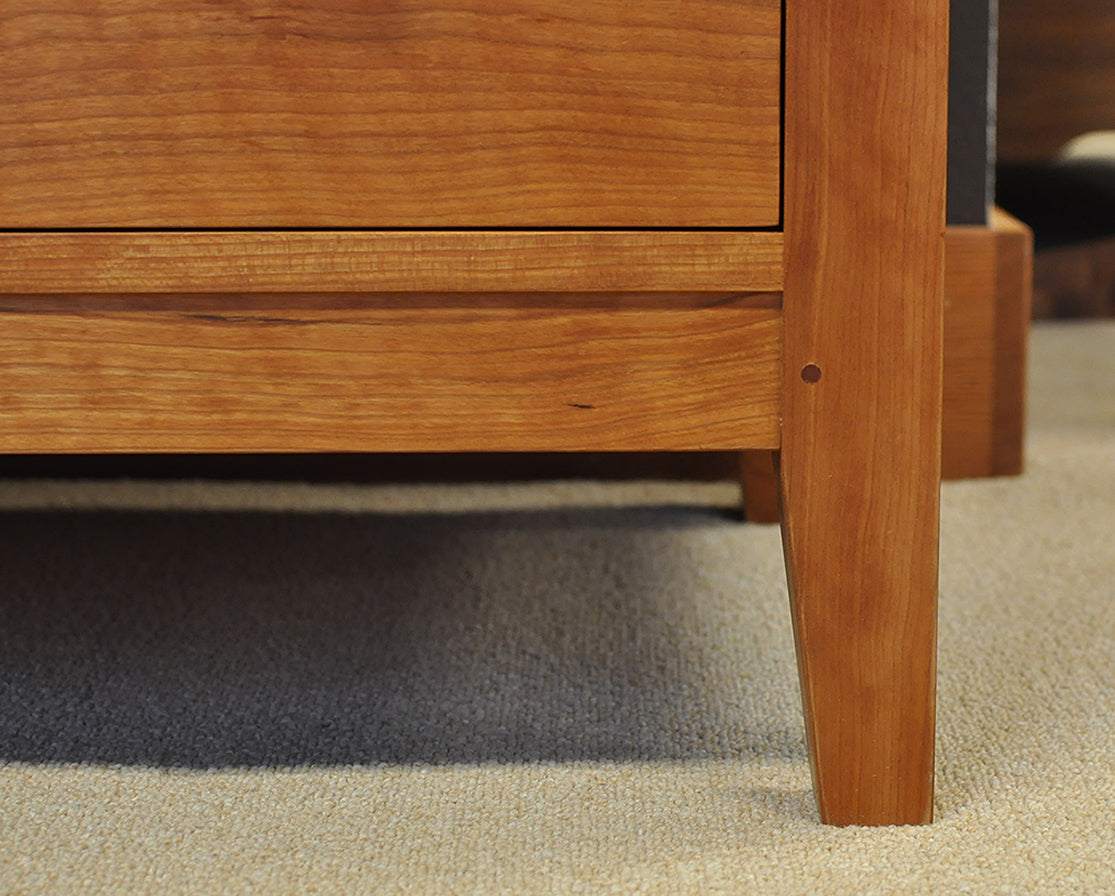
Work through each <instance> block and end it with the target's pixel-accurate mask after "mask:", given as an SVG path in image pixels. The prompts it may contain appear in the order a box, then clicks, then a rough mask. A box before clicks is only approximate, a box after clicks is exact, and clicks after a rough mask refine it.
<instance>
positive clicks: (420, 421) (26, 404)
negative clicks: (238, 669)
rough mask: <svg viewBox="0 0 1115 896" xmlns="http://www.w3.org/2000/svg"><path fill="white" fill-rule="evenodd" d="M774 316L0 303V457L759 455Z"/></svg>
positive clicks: (63, 299) (744, 305)
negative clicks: (748, 450) (745, 448)
mask: <svg viewBox="0 0 1115 896" xmlns="http://www.w3.org/2000/svg"><path fill="white" fill-rule="evenodd" d="M778 299H779V297H778V296H777V295H754V294H746V293H730V294H716V293H684V294H671V293H650V294H636V295H629V294H622V295H617V296H609V295H605V294H600V293H593V294H582V295H572V296H570V295H564V294H562V295H545V294H543V295H537V296H529V297H523V296H519V295H514V294H512V295H504V294H487V295H484V294H465V293H462V294H438V295H434V296H428V297H427V296H423V295H421V294H406V295H397V294H387V295H377V294H360V295H344V294H340V295H333V296H329V295H324V296H323V295H321V294H315V295H310V296H299V295H290V294H287V295H283V294H272V295H263V296H241V295H231V296H230V295H156V296H151V295H140V296H115V295H113V296H97V295H84V296H38V297H36V296H14V297H6V298H5V297H0V349H2V351H0V374H2V375H3V378H4V384H5V395H4V400H3V402H2V403H0V452H5V453H13V454H17V453H43V454H46V453H61V454H65V453H159V452H200V453H207V452H208V453H220V452H285V453H297V452H314V451H326V452H336V451H362V450H368V449H369V448H371V449H374V450H377V451H405V452H420V451H589V450H597V451H599V450H616V451H620V450H710V449H711V450H715V449H730V448H734V447H738V446H740V445H741V444H743V445H750V446H751V447H755V448H763V447H765V448H768V449H773V448H775V447H777V445H778V442H779V418H780V408H781V385H780V378H781V349H782V314H781V309H780V308H779V307H778Z"/></svg>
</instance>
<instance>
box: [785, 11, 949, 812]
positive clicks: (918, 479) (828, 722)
mask: <svg viewBox="0 0 1115 896" xmlns="http://www.w3.org/2000/svg"><path fill="white" fill-rule="evenodd" d="M948 12H949V9H948V3H947V2H946V0H934V2H929V3H878V2H876V0H835V2H831V3H808V2H804V3H789V4H787V5H786V33H785V40H786V87H785V90H786V93H785V122H786V124H785V147H786V148H785V165H786V178H785V234H786V264H787V268H786V278H785V288H784V293H783V314H784V317H785V333H786V341H785V348H784V375H783V402H784V404H783V423H782V448H781V451H780V452H779V455H778V458H777V464H776V471H777V474H778V478H779V495H780V500H781V506H782V510H783V514H782V536H783V543H784V545H785V553H786V566H787V577H788V579H789V587H790V601H791V610H792V612H791V616H792V619H793V623H794V638H795V643H796V646H797V655H798V664H799V671H800V676H801V687H802V701H803V706H804V715H805V728H806V742H807V745H808V747H809V755H810V765H811V768H812V770H813V780H814V790H815V793H816V797H817V802H818V806H819V809H820V814H821V819H822V821H825V822H827V823H832V824H842V825H844V824H871V825H878V824H916V823H924V822H928V821H930V820H931V819H932V815H933V776H934V730H935V711H936V699H935V694H936V636H937V625H936V620H937V580H938V567H937V560H938V546H939V519H940V482H941V478H940V473H941V394H942V392H941V378H942V341H943V326H942V319H943V301H944V290H943V275H944V230H945V167H946V145H947V139H946V132H947V108H946V107H947V87H948ZM865 110H870V114H865Z"/></svg>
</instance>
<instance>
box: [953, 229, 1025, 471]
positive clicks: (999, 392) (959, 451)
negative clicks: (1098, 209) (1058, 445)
mask: <svg viewBox="0 0 1115 896" xmlns="http://www.w3.org/2000/svg"><path fill="white" fill-rule="evenodd" d="M945 250H946V259H947V261H946V265H945V302H946V306H945V353H944V364H945V369H944V425H943V427H942V439H943V444H942V475H943V477H944V478H945V479H964V478H969V477H976V476H1005V475H1015V474H1018V473H1021V472H1022V466H1023V449H1024V443H1025V439H1024V436H1025V424H1026V346H1027V342H1028V340H1027V332H1028V329H1029V325H1030V294H1031V283H1032V265H1033V237H1032V235H1031V233H1030V231H1029V229H1028V228H1027V227H1026V226H1025V225H1024V224H1022V223H1021V222H1019V221H1017V220H1015V219H1014V218H1012V217H1010V216H1009V215H1007V214H1006V213H1004V212H1001V211H998V210H996V211H995V212H994V213H993V214H992V217H991V226H990V227H950V228H949V229H948V231H947V233H946V243H945Z"/></svg>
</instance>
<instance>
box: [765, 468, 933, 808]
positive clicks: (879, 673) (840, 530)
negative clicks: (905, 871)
mask: <svg viewBox="0 0 1115 896" xmlns="http://www.w3.org/2000/svg"><path fill="white" fill-rule="evenodd" d="M818 453H819V454H822V455H824V454H826V453H827V452H825V451H824V450H821V451H820V452H818ZM862 460H863V461H864V463H865V464H866V467H865V469H864V471H863V473H862V474H861V475H858V476H857V475H854V473H853V470H854V467H855V464H854V463H851V461H852V458H849V461H850V463H849V466H848V469H847V475H848V479H847V481H846V483H845V485H844V486H842V487H837V488H831V487H830V488H826V487H824V486H823V485H818V487H816V488H811V487H810V477H809V474H808V472H807V471H808V469H809V468H810V467H811V466H812V465H811V464H810V463H809V462H808V461H807V462H806V464H805V469H798V470H793V469H791V470H787V469H785V468H784V467H783V465H782V464H781V459H779V461H778V462H777V463H776V466H778V467H779V472H778V476H779V479H780V483H781V488H782V495H783V515H784V517H783V518H784V523H783V536H784V543H785V549H786V566H787V573H788V579H789V583H790V599H791V611H792V614H793V621H794V637H795V640H796V646H797V655H798V668H799V671H800V675H801V690H802V702H803V705H804V710H805V726H806V740H807V743H808V746H809V756H810V763H811V765H812V770H813V784H814V789H815V792H816V795H817V803H818V806H819V808H820V812H821V819H822V821H824V822H826V823H828V824H837V825H847V824H866V825H879V824H920V823H926V822H929V821H931V820H932V815H933V760H934V714H935V713H934V710H935V699H934V694H935V681H936V659H935V658H936V607H937V570H936V544H935V537H936V519H935V514H934V512H933V507H932V504H933V502H932V498H931V497H930V498H929V503H930V506H929V507H926V506H925V504H924V502H919V501H917V500H916V492H917V491H920V492H921V494H922V495H923V496H924V495H926V494H927V493H932V491H933V490H934V489H935V485H933V484H932V483H931V482H929V481H926V482H924V483H922V486H924V487H921V488H918V486H917V483H913V484H912V483H911V473H912V471H910V470H905V471H899V470H889V469H885V468H883V469H880V468H876V467H874V466H873V465H872V464H871V463H870V459H867V458H863V459H862ZM924 475H925V476H927V477H929V476H932V475H933V474H932V472H931V471H925V474H924ZM912 485H913V490H911V487H912ZM917 506H922V507H923V508H924V512H925V513H926V514H927V516H926V517H924V518H921V517H919V516H918V515H917V514H916V513H913V512H912V511H913V509H914V508H915V507H917ZM879 507H887V508H889V510H888V512H886V513H884V514H883V515H882V516H878V517H876V513H875V509H876V508H879ZM904 511H911V512H904ZM873 517H876V518H874V519H873ZM918 546H920V550H921V551H922V553H921V554H920V555H919V554H918V553H917V552H918V550H919V547H918Z"/></svg>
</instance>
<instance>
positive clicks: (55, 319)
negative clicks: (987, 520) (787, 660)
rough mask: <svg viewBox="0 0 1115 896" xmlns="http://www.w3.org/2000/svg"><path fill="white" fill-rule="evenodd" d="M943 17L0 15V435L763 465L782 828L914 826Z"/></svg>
mask: <svg viewBox="0 0 1115 896" xmlns="http://www.w3.org/2000/svg"><path fill="white" fill-rule="evenodd" d="M947 12H948V9H947V3H945V2H943V0H930V2H924V0H923V2H917V3H915V2H913V0H900V2H897V3H886V4H880V3H878V2H875V0H833V2H828V3H804V2H802V3H797V2H795V0H786V3H785V5H783V3H782V2H781V0H645V2H640V3H621V2H616V0H569V2H568V3H566V4H564V5H561V4H553V3H547V2H542V0H291V2H280V0H274V2H270V0H258V2H254V0H233V2H230V0H168V2H166V3H160V4H151V3H147V2H143V0H114V2H112V3H96V2H89V0H5V2H4V3H3V5H2V6H0V96H2V98H3V108H4V115H3V116H2V117H0V374H2V378H3V389H2V391H0V451H2V452H5V453H25V452H26V453H82V452H183V451H199V452H234V451H235V452H277V451H295V452H305V451H357V450H365V451H368V450H371V451H402V452H407V451H431V450H436V451H456V450H461V451H521V450H546V451H585V450H698V449H718V450H723V449H727V450H745V449H762V450H771V451H776V452H777V453H778V455H777V456H778V459H779V460H778V466H779V479H780V492H781V499H782V504H783V510H784V522H783V529H784V536H785V545H786V554H787V565H788V569H789V573H790V582H791V594H792V605H793V613H794V621H795V635H796V639H797V644H798V653H799V658H800V665H801V672H802V686H803V696H804V703H805V714H806V728H807V736H808V741H809V745H810V752H811V756H812V761H813V768H814V773H815V784H816V789H817V794H818V800H819V804H820V809H821V815H822V817H823V818H824V820H826V821H829V822H834V823H842V824H846V823H868V824H879V823H902V822H924V821H927V820H929V818H930V816H931V811H932V776H933V752H934V747H933V729H934V721H933V719H934V655H935V650H934V645H935V638H936V634H935V612H936V583H937V527H938V494H939V479H940V457H941V453H940V452H941V447H940V420H941V338H942V337H941V318H942V251H943V232H944V214H943V207H944V171H945V88H946V67H947V64H946V31H947Z"/></svg>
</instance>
